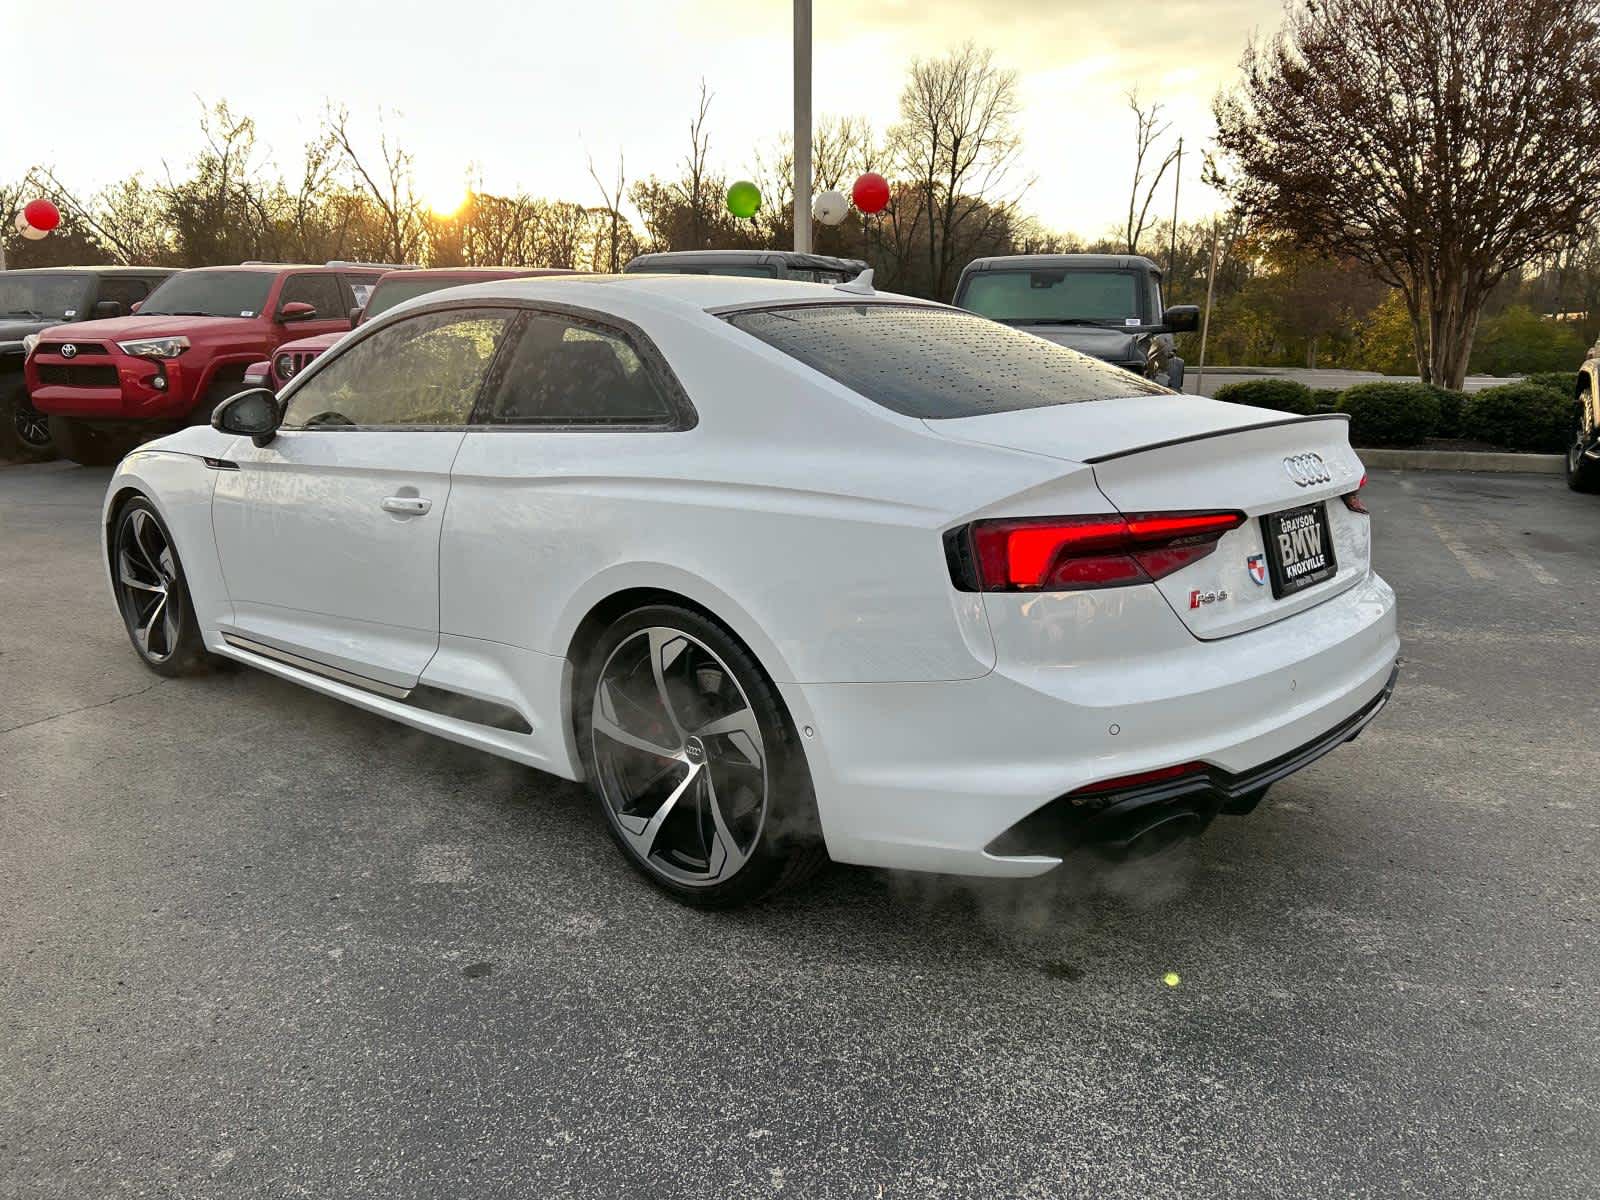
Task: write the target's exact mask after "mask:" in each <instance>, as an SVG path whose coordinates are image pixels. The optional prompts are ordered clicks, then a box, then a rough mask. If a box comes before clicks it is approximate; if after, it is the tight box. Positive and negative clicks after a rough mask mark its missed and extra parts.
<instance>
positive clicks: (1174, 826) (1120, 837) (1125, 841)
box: [1091, 807, 1211, 862]
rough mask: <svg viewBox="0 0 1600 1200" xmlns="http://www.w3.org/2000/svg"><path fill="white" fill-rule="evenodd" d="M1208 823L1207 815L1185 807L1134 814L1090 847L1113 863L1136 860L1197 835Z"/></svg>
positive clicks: (1149, 856) (1209, 815)
mask: <svg viewBox="0 0 1600 1200" xmlns="http://www.w3.org/2000/svg"><path fill="white" fill-rule="evenodd" d="M1209 824H1211V814H1209V813H1201V812H1199V811H1198V810H1196V809H1194V808H1189V807H1183V808H1176V809H1171V808H1169V809H1162V810H1158V811H1156V812H1153V813H1148V814H1137V815H1136V816H1134V817H1133V818H1131V819H1130V820H1129V821H1128V823H1127V824H1125V825H1123V826H1122V827H1121V828H1119V829H1117V830H1116V832H1115V833H1113V834H1111V835H1110V836H1108V837H1105V838H1101V839H1098V840H1096V841H1095V842H1094V843H1092V846H1091V848H1092V849H1093V850H1094V851H1095V853H1097V854H1099V855H1100V856H1101V857H1102V858H1106V859H1109V860H1111V861H1113V862H1137V861H1139V860H1141V859H1147V858H1155V857H1156V856H1158V855H1160V854H1163V853H1165V852H1167V851H1169V850H1171V849H1172V848H1173V847H1175V846H1178V845H1180V844H1181V843H1183V842H1187V841H1189V840H1191V839H1192V838H1196V837H1199V836H1200V834H1201V833H1203V832H1204V831H1205V828H1206V826H1207V825H1209Z"/></svg>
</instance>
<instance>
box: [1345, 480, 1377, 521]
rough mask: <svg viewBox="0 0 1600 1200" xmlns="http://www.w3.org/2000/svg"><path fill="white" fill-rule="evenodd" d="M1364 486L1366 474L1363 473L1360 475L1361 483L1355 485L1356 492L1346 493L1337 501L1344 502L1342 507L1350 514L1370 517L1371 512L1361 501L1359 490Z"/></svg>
mask: <svg viewBox="0 0 1600 1200" xmlns="http://www.w3.org/2000/svg"><path fill="white" fill-rule="evenodd" d="M1366 486H1367V473H1366V472H1365V471H1363V472H1362V473H1361V482H1360V483H1358V484H1356V490H1355V491H1353V492H1346V493H1345V494H1344V495H1342V496H1340V497H1339V499H1341V500H1343V501H1344V506H1345V507H1346V508H1348V509H1349V510H1350V511H1351V512H1357V513H1362V514H1364V515H1366V516H1371V515H1372V510H1371V509H1370V508H1368V507H1367V505H1366V502H1365V501H1364V500H1362V499H1361V489H1362V488H1364V487H1366Z"/></svg>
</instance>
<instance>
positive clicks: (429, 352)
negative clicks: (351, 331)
mask: <svg viewBox="0 0 1600 1200" xmlns="http://www.w3.org/2000/svg"><path fill="white" fill-rule="evenodd" d="M514 316H515V314H514V313H512V312H509V311H507V310H505V309H493V308H458V309H450V310H446V311H444V312H431V313H423V314H421V315H420V316H415V317H408V318H406V319H405V320H403V321H397V322H395V323H394V324H393V325H389V326H387V327H385V328H384V329H381V330H379V331H378V332H377V333H375V334H373V335H372V336H370V337H366V338H362V339H361V340H360V341H359V342H357V343H356V344H355V345H353V346H351V347H350V348H349V349H348V350H346V351H344V352H343V353H337V352H335V353H334V354H333V355H332V356H331V358H330V361H328V362H327V363H326V364H325V365H323V366H322V367H321V368H320V369H319V370H317V372H316V373H315V374H314V375H311V376H309V377H308V378H307V379H306V381H305V382H304V383H303V384H302V385H301V386H300V387H299V388H298V389H297V390H296V391H295V393H294V394H293V395H292V396H291V397H290V398H289V407H288V411H286V412H285V413H284V417H283V425H284V428H286V429H319V428H323V429H327V428H336V427H340V426H350V425H356V426H385V425H465V424H466V423H467V420H468V418H469V417H470V416H471V415H472V407H473V405H474V404H475V403H477V399H478V391H479V389H480V388H481V387H482V386H483V381H484V378H485V377H486V376H487V375H488V374H489V368H490V366H491V365H492V364H493V362H494V356H495V352H496V351H497V350H498V349H499V348H500V342H501V340H502V339H503V338H504V337H505V333H506V329H507V328H508V327H509V326H510V324H511V321H512V319H513V317H514Z"/></svg>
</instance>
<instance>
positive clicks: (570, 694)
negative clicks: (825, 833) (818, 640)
mask: <svg viewBox="0 0 1600 1200" xmlns="http://www.w3.org/2000/svg"><path fill="white" fill-rule="evenodd" d="M655 604H669V605H673V606H675V607H678V608H684V609H688V610H689V611H690V612H693V613H698V614H699V615H700V616H702V617H705V618H706V619H707V620H709V621H714V622H715V623H716V624H718V625H720V626H722V628H724V629H725V630H727V631H728V633H729V634H730V635H731V636H732V637H733V639H734V640H735V641H736V642H738V643H739V645H740V646H741V647H743V649H744V651H745V653H747V654H748V655H749V656H750V657H751V659H752V660H754V662H755V664H756V666H757V667H759V668H760V670H761V672H762V674H764V675H765V676H766V678H767V682H768V683H769V684H771V685H772V686H773V690H774V692H779V689H778V686H777V683H778V680H780V679H787V678H789V672H788V669H787V664H786V663H785V662H784V661H783V659H782V656H781V655H779V654H778V652H777V649H776V647H775V646H773V645H772V643H771V642H770V641H769V640H768V639H767V638H766V637H765V636H764V635H762V634H761V633H760V631H759V630H754V627H753V625H752V624H751V623H750V621H749V618H748V617H747V616H746V615H745V614H744V613H742V612H735V611H734V610H735V609H736V608H737V606H736V605H733V603H732V602H731V601H729V602H728V603H727V604H719V605H716V606H715V607H713V606H712V605H711V604H707V603H706V602H705V601H704V600H702V599H697V598H696V597H694V596H691V595H687V594H685V592H683V591H680V590H677V589H675V588H672V587H669V586H664V585H635V586H631V587H624V588H619V589H618V590H616V591H614V592H610V593H609V594H607V595H605V596H603V597H602V598H601V599H599V600H598V601H595V602H594V603H592V604H591V605H590V606H589V608H588V610H587V611H586V612H585V613H584V615H583V617H582V618H581V619H580V620H579V621H578V622H577V624H576V626H575V627H574V629H573V632H572V635H571V636H570V637H569V638H568V639H567V652H566V659H567V663H568V667H567V671H566V674H565V678H564V680H563V685H562V689H561V701H562V709H563V711H562V714H561V717H562V720H561V724H562V730H563V733H564V734H565V736H566V738H567V739H568V747H567V749H568V751H569V752H570V754H571V758H572V763H573V765H574V766H575V767H578V768H579V769H580V770H581V769H582V761H583V760H582V757H581V756H580V754H579V752H578V745H577V727H578V706H579V703H580V702H581V700H580V693H581V691H582V680H583V676H584V673H585V670H586V668H587V667H588V665H589V664H588V660H589V656H590V654H591V653H592V652H593V650H594V648H595V646H597V645H598V644H599V642H600V639H601V638H602V637H604V636H605V632H606V630H608V629H609V628H611V626H612V624H613V623H614V622H615V621H617V620H618V619H620V618H621V617H623V616H625V615H626V614H627V613H630V612H632V611H634V610H635V609H638V608H644V607H646V606H649V605H655ZM730 613H731V614H732V619H730V615H729V614H730ZM752 630H754V632H753V634H752V632H751V631H752ZM780 695H781V693H780ZM788 707H789V706H788V705H787V703H785V708H788ZM789 717H790V720H791V721H793V720H796V718H797V714H795V713H794V712H792V711H791V712H790V713H789Z"/></svg>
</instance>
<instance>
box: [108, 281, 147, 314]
mask: <svg viewBox="0 0 1600 1200" xmlns="http://www.w3.org/2000/svg"><path fill="white" fill-rule="evenodd" d="M149 294H150V284H149V283H148V282H146V281H145V280H143V279H138V278H135V277H132V276H128V275H107V276H104V277H103V278H102V279H101V280H100V299H101V300H115V301H116V302H117V303H118V304H120V305H122V311H123V312H127V311H128V310H129V309H130V308H132V307H133V305H135V304H137V303H138V302H139V301H140V300H143V299H144V298H145V297H146V296H148V295H149Z"/></svg>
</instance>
